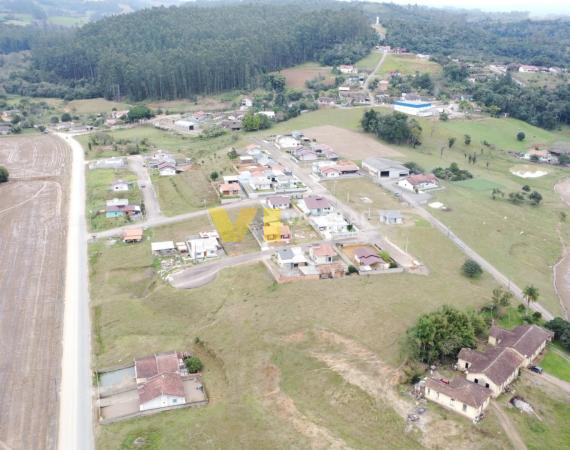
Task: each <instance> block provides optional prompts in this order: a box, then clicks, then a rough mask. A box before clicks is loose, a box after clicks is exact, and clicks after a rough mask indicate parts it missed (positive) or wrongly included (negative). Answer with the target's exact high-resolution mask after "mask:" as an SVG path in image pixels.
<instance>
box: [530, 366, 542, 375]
mask: <svg viewBox="0 0 570 450" xmlns="http://www.w3.org/2000/svg"><path fill="white" fill-rule="evenodd" d="M530 370H532V371H533V372H534V373H538V374H541V373H542V372H544V369H543V368H542V367H540V366H530Z"/></svg>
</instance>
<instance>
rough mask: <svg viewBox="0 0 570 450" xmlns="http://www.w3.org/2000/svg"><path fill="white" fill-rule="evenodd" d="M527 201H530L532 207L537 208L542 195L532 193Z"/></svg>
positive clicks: (535, 192)
mask: <svg viewBox="0 0 570 450" xmlns="http://www.w3.org/2000/svg"><path fill="white" fill-rule="evenodd" d="M528 199H529V200H530V202H531V204H532V205H534V206H538V205H539V204H540V202H541V201H542V195H541V194H540V192H537V191H533V192H532V193H531V194H530V195H529V196H528Z"/></svg>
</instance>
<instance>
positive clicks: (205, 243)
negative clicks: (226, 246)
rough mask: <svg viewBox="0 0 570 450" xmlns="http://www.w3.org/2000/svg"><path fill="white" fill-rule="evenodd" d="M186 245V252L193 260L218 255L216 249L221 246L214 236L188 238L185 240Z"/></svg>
mask: <svg viewBox="0 0 570 450" xmlns="http://www.w3.org/2000/svg"><path fill="white" fill-rule="evenodd" d="M187 245H188V253H189V255H190V257H191V258H192V259H194V260H204V259H207V258H215V257H217V256H218V250H219V249H220V248H221V246H220V243H219V242H218V239H217V238H215V237H206V238H198V239H190V240H188V241H187Z"/></svg>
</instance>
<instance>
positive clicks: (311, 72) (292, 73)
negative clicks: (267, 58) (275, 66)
mask: <svg viewBox="0 0 570 450" xmlns="http://www.w3.org/2000/svg"><path fill="white" fill-rule="evenodd" d="M281 73H282V74H283V76H284V77H285V82H286V84H287V86H288V87H290V88H297V89H304V88H305V81H309V80H312V79H313V78H317V77H323V78H324V79H323V81H324V82H325V83H330V82H333V81H334V76H333V75H332V73H331V69H330V67H324V66H321V65H319V64H317V63H306V64H301V65H299V66H295V67H291V68H289V69H285V70H282V71H281Z"/></svg>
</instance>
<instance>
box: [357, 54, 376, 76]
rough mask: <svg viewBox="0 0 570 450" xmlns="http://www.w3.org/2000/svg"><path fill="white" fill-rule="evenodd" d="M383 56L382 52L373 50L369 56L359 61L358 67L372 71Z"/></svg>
mask: <svg viewBox="0 0 570 450" xmlns="http://www.w3.org/2000/svg"><path fill="white" fill-rule="evenodd" d="M381 58H382V53H380V52H379V51H377V50H373V51H371V52H370V53H369V54H368V55H367V56H365V57H364V58H362V59H361V60H360V61H357V62H356V67H358V70H366V71H369V72H371V71H372V70H374V69H375V68H376V66H377V65H378V63H379V62H380V59H381Z"/></svg>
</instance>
